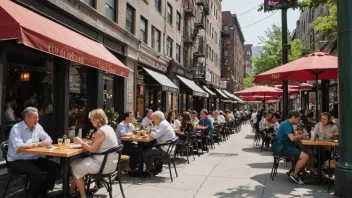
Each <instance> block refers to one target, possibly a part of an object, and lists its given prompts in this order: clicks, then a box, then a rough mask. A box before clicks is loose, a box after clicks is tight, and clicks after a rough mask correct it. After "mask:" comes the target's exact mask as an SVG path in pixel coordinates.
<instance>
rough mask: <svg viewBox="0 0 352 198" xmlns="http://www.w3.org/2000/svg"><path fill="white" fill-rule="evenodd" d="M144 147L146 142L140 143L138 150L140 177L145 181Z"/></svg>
mask: <svg viewBox="0 0 352 198" xmlns="http://www.w3.org/2000/svg"><path fill="white" fill-rule="evenodd" d="M143 147H144V142H138V148H139V157H140V162H139V167H138V168H139V176H140V178H141V179H144V177H143Z"/></svg>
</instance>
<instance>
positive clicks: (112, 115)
mask: <svg viewBox="0 0 352 198" xmlns="http://www.w3.org/2000/svg"><path fill="white" fill-rule="evenodd" d="M105 114H106V117H108V122H109V124H110V126H111V127H112V128H113V129H115V128H116V127H117V119H118V118H119V113H118V112H115V109H114V108H111V109H107V110H105Z"/></svg>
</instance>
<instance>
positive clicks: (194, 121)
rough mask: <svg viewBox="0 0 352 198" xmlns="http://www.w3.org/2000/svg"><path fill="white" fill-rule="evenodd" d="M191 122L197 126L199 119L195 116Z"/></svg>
mask: <svg viewBox="0 0 352 198" xmlns="http://www.w3.org/2000/svg"><path fill="white" fill-rule="evenodd" d="M193 123H194V125H195V126H197V125H198V123H199V119H198V118H197V117H195V118H194V120H193Z"/></svg>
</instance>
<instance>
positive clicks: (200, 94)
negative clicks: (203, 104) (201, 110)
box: [193, 91, 209, 98]
mask: <svg viewBox="0 0 352 198" xmlns="http://www.w3.org/2000/svg"><path fill="white" fill-rule="evenodd" d="M193 96H200V97H204V98H208V97H209V95H208V94H207V93H202V92H198V91H193Z"/></svg>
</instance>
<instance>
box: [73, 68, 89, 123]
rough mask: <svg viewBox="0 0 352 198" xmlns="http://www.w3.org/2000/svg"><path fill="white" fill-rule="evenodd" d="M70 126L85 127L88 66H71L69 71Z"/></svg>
mask: <svg viewBox="0 0 352 198" xmlns="http://www.w3.org/2000/svg"><path fill="white" fill-rule="evenodd" d="M69 72H70V73H69V75H70V76H69V127H70V129H71V130H75V129H84V128H85V123H86V119H87V118H86V107H87V66H84V65H76V64H74V63H72V64H71V66H70V71H69Z"/></svg>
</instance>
